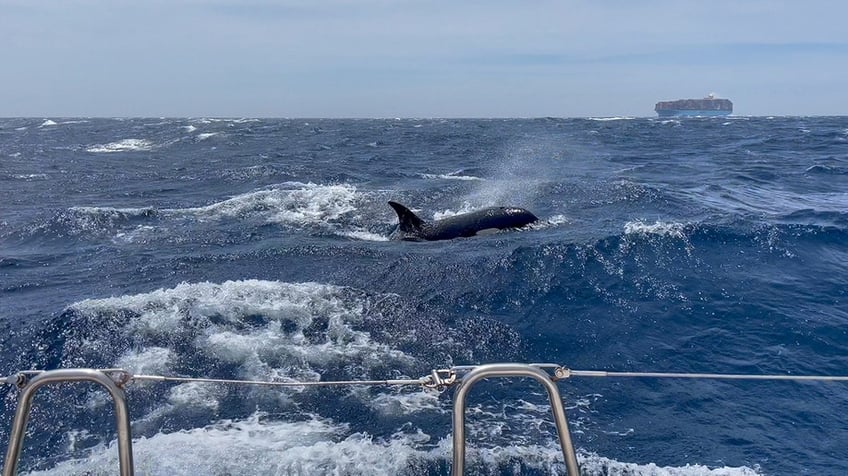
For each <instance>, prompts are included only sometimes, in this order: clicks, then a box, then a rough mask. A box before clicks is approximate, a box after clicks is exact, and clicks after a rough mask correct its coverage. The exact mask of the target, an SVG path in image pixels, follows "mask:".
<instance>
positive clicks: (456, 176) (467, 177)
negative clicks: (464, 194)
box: [421, 170, 483, 181]
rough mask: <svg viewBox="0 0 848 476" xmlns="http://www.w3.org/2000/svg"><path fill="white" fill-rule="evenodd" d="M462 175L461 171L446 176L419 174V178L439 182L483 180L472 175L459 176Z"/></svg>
mask: <svg viewBox="0 0 848 476" xmlns="http://www.w3.org/2000/svg"><path fill="white" fill-rule="evenodd" d="M461 173H462V171H461V170H458V171H456V172H450V173H447V174H421V176H422V177H423V178H425V179H441V180H463V181H472V180H483V179H482V178H480V177H475V176H473V175H460V174H461Z"/></svg>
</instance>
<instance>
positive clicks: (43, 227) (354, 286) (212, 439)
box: [0, 117, 848, 476]
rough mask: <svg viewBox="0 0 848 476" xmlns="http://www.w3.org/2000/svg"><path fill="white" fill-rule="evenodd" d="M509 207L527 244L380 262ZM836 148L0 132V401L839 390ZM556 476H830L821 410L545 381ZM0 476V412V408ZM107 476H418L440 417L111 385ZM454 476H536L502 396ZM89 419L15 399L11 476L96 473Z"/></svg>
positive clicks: (656, 125) (522, 122)
mask: <svg viewBox="0 0 848 476" xmlns="http://www.w3.org/2000/svg"><path fill="white" fill-rule="evenodd" d="M388 200H395V201H398V202H401V203H404V204H406V205H408V206H410V207H411V208H413V209H414V210H416V211H417V212H418V213H419V215H420V216H421V217H423V218H425V219H435V218H440V217H446V216H450V215H453V214H456V213H461V212H466V211H473V210H476V209H479V208H481V207H486V206H494V205H510V206H520V207H524V208H527V209H529V210H531V211H532V212H534V213H535V214H536V215H537V216H539V217H540V218H541V220H540V222H539V223H537V224H534V225H532V226H530V227H528V228H527V229H523V230H515V231H505V232H500V233H496V234H492V235H487V236H480V237H472V238H464V239H457V240H452V241H441V242H422V243H418V242H405V241H396V240H392V239H391V234H392V231H393V229H394V227H395V225H396V217H395V215H394V213H393V211H392V210H391V208H389V207H388V206H387V204H386V202H387V201H388ZM846 290H848V118H845V117H820V118H819V117H800V118H799V117H775V118H765V117H730V118H708V119H707V118H705V119H684V120H659V119H644V118H596V119H589V118H587V119H514V120H513V119H510V120H501V119H491V120H487V119H479V120H478V119H467V120H441V119H402V120H391V119H380V120H320V119H319V120H313V119H280V120H266V119H263V120H252V119H238V120H223V119H159V118H152V119H85V118H79V119H60V118H41V119H0V376H6V375H11V374H13V373H15V372H16V371H18V370H25V369H52V368H61V367H123V368H125V369H128V370H130V371H131V372H134V373H139V374H141V373H144V374H156V375H179V376H189V377H215V378H238V379H261V380H268V379H274V380H289V381H304V380H306V381H311V380H318V379H322V380H336V379H389V378H418V377H421V376H425V375H428V374H429V372H430V370H432V369H437V368H444V367H449V366H452V365H466V364H479V363H487V362H505V361H514V362H555V363H559V364H562V365H565V366H567V367H570V368H572V369H578V370H610V371H655V372H720V373H751V374H782V375H785V374H817V375H848V302H846V300H848V296H846ZM559 388H560V391H561V393H562V397H563V400H564V403H565V406H566V411H567V415H568V418H569V422H570V426H571V430H572V435H573V438H574V442H575V445H576V446H577V447H578V448H579V451H578V456H579V460H580V463H581V467H582V473H583V474H586V475H602V474H604V475H675V476H676V475H686V476H688V475H746V476H747V475H754V474H765V475H784V474H815V475H841V474H846V473H848V460H846V458H845V454H846V449H848V416H846V415H848V384H845V383H825V382H808V383H793V382H743V381H715V380H659V379H648V378H629V379H624V378H618V379H613V378H607V379H602V378H577V377H575V378H572V379H568V380H565V381H562V382H560V383H559ZM0 392H2V396H3V407H2V408H3V409H2V413H0V449H2V448H5V445H6V443H7V441H8V437H9V425H10V423H11V419H12V416H13V413H14V408H15V403H16V395H17V391H16V390H15V389H14V388H12V387H11V386H9V385H4V386H2V387H0ZM127 393H128V399H129V403H130V413H131V418H132V422H133V437H134V448H135V466H136V474H143V475H188V474H209V475H230V474H239V475H241V474H245V475H280V474H303V475H311V474H343V475H347V474H351V475H353V474H368V475H380V474H382V475H394V474H401V475H419V474H420V475H424V474H427V475H430V474H446V473H447V472H448V471H449V468H450V448H451V443H450V434H451V433H450V404H451V394H452V391H451V390H448V391H446V392H443V393H438V392H432V391H424V390H422V389H420V388H417V387H340V388H304V387H296V388H289V389H269V388H257V387H241V386H221V385H214V384H200V383H183V384H173V383H149V382H135V383H132V384H131V385H130V386H129V387H128V389H127ZM469 405H470V411H469V416H468V425H469V430H468V433H469V434H468V437H469V438H468V440H469V443H468V444H469V449H468V460H467V461H468V469H469V471H468V472H469V474H485V475H502V474H504V475H505V474H528V475H530V474H532V475H536V474H565V467H564V464H563V463H562V462H561V455H560V454H559V451H558V446H557V442H556V433H555V430H554V427H553V423H552V419H551V417H550V414H549V413H550V408H549V405H548V404H547V401H546V397H545V395H544V394H543V392H542V391H541V389H540V388H538V387H537V386H535V384H533V383H532V382H528V381H525V380H522V379H510V380H505V381H497V382H485V383H483V384H480V385H479V387H476V388H475V389H474V390H473V391H472V393H471V399H470V402H469ZM113 419H114V416H113V413H112V410H111V403H110V401H109V399H108V398H107V397H106V396H105V393H104V392H102V391H101V390H98V389H97V388H95V387H94V386H91V385H87V384H82V385H73V386H72V385H63V386H55V387H50V388H48V389H45V390H42V391H41V392H40V393H39V394H38V396H37V398H36V401H35V407H34V411H33V415H32V418H31V420H30V426H29V428H30V431H29V434H28V435H27V439H26V442H25V448H24V452H23V457H22V461H21V468H22V470H23V471H25V472H29V473H30V474H39V475H41V474H49V475H68V474H77V475H91V474H115V473H116V471H117V451H116V446H115V442H114V441H115V431H114V428H113Z"/></svg>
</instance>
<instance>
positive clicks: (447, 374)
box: [422, 369, 456, 392]
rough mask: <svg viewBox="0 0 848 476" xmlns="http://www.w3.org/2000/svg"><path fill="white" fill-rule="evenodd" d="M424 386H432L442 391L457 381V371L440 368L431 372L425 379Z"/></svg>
mask: <svg viewBox="0 0 848 476" xmlns="http://www.w3.org/2000/svg"><path fill="white" fill-rule="evenodd" d="M422 380H423V384H422V385H423V386H424V388H432V389H435V390H438V391H440V392H442V391H444V390H445V389H446V388H448V387H450V386H451V385H453V384H454V383H456V372H455V371H454V370H452V369H439V370H433V371H432V372H430V375H429V376H427V377H424V378H423V379H422Z"/></svg>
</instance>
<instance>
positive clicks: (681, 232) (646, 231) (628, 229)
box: [624, 220, 686, 238]
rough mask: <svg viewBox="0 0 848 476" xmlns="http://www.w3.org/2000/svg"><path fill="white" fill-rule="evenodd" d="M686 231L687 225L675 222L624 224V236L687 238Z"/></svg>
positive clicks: (631, 222) (630, 222) (635, 222)
mask: <svg viewBox="0 0 848 476" xmlns="http://www.w3.org/2000/svg"><path fill="white" fill-rule="evenodd" d="M685 230H686V225H685V224H683V223H675V222H661V221H656V222H654V223H653V224H650V223H646V222H644V221H642V220H636V221H629V222H627V223H625V224H624V234H626V235H634V234H641V235H659V236H671V237H674V238H685V237H686V234H685Z"/></svg>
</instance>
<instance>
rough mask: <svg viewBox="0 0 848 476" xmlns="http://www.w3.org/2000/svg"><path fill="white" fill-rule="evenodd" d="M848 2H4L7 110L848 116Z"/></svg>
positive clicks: (69, 113) (5, 113) (38, 113)
mask: <svg viewBox="0 0 848 476" xmlns="http://www.w3.org/2000/svg"><path fill="white" fill-rule="evenodd" d="M846 19H848V2H846V1H843V0H803V1H802V0H792V1H784V0H709V1H706V0H698V1H696V0H641V1H640V0H594V1H593V0H560V1H545V0H488V1H483V0H451V1H442V0H430V1H424V0H419V1H413V0H230V1H225V0H142V1H129V0H0V117H13V116H15V117H17V116H29V117H75V116H85V117H91V116H104V117H140V116H144V117H161V116H167V117H587V116H588V117H599V116H633V117H651V116H654V110H653V108H654V104H655V103H656V102H657V101H661V100H673V99H681V98H699V97H704V96H706V95H707V94H709V93H715V94H716V95H717V96H718V97H724V98H728V99H730V100H732V101H733V103H734V114H737V115H753V116H769V115H848V22H846Z"/></svg>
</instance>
